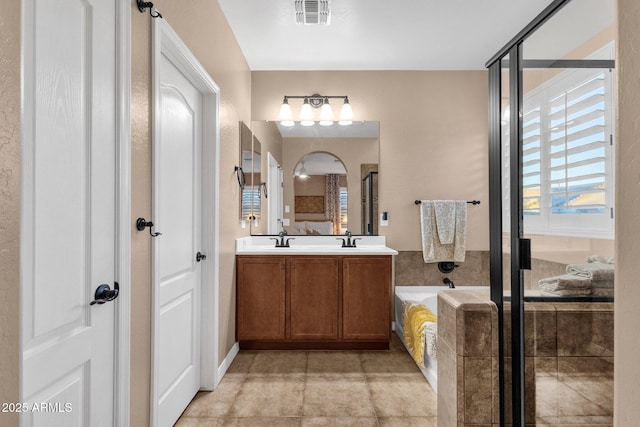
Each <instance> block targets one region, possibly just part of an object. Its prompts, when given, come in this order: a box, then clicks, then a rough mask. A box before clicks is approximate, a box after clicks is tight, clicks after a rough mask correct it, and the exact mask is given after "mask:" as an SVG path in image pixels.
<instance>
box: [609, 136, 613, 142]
mask: <svg viewBox="0 0 640 427" xmlns="http://www.w3.org/2000/svg"><path fill="white" fill-rule="evenodd" d="M609 145H613V134H609Z"/></svg>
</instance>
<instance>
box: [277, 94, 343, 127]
mask: <svg viewBox="0 0 640 427" xmlns="http://www.w3.org/2000/svg"><path fill="white" fill-rule="evenodd" d="M329 98H340V99H342V100H343V104H342V109H341V110H340V117H339V119H338V120H339V121H338V124H339V125H343V126H345V125H350V124H352V123H353V109H352V108H351V104H350V103H349V97H347V96H335V95H319V94H317V93H316V94H313V95H310V96H308V95H300V96H298V95H295V96H294V95H285V96H284V100H283V101H282V105H280V114H279V115H278V120H279V121H280V124H281V125H282V126H287V127H289V126H293V125H294V124H295V122H294V121H293V114H292V113H291V106H290V105H289V99H302V100H303V102H302V108H301V109H300V124H301V125H302V126H313V125H314V124H315V123H316V120H315V117H314V114H313V109H314V108H320V120H319V122H318V124H319V125H321V126H331V125H333V123H334V115H333V109H332V108H331V104H329Z"/></svg>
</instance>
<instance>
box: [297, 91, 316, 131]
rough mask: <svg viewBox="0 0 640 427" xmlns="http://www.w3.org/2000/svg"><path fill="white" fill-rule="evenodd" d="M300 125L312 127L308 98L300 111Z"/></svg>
mask: <svg viewBox="0 0 640 427" xmlns="http://www.w3.org/2000/svg"><path fill="white" fill-rule="evenodd" d="M300 124H301V125H302V126H313V124H314V121H313V110H312V109H311V104H309V98H305V99H304V102H303V104H302V108H301V109H300Z"/></svg>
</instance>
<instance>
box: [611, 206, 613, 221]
mask: <svg viewBox="0 0 640 427" xmlns="http://www.w3.org/2000/svg"><path fill="white" fill-rule="evenodd" d="M611 219H613V208H611Z"/></svg>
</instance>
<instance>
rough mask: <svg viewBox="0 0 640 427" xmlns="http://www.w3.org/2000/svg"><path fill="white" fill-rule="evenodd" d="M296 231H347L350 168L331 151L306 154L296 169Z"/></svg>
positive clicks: (296, 232) (301, 232)
mask: <svg viewBox="0 0 640 427" xmlns="http://www.w3.org/2000/svg"><path fill="white" fill-rule="evenodd" d="M293 187H294V214H295V219H294V234H306V235H323V234H343V233H344V232H345V231H347V224H348V217H347V202H348V189H347V168H346V167H345V165H344V163H343V162H342V160H340V159H339V158H338V157H336V156H335V155H333V154H331V153H327V152H313V153H308V154H306V155H305V156H303V157H302V158H301V159H300V161H299V162H298V164H297V165H296V167H295V169H294V177H293Z"/></svg>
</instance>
